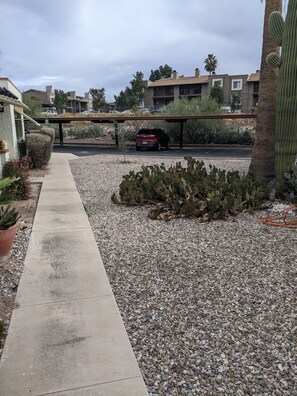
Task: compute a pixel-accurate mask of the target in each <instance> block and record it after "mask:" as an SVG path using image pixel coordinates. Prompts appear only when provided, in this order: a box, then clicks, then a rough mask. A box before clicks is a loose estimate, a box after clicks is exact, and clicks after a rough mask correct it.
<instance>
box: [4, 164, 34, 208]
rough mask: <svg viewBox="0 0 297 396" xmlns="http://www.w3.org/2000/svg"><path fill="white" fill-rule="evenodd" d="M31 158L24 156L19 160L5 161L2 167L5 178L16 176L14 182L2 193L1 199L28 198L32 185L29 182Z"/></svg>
mask: <svg viewBox="0 0 297 396" xmlns="http://www.w3.org/2000/svg"><path fill="white" fill-rule="evenodd" d="M30 162H31V160H30V158H29V157H28V156H24V157H22V158H21V159H19V160H10V161H7V162H5V164H4V165H3V169H2V177H3V178H14V182H13V183H11V184H10V185H8V186H6V187H5V188H4V189H3V190H2V193H1V201H2V202H3V201H10V200H22V199H28V197H29V195H30V192H31V186H30V182H29V165H30Z"/></svg>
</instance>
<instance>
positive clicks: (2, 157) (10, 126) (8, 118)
mask: <svg viewBox="0 0 297 396" xmlns="http://www.w3.org/2000/svg"><path fill="white" fill-rule="evenodd" d="M0 86H1V87H2V88H3V87H4V88H7V89H9V91H10V92H12V93H13V94H14V95H15V96H17V98H18V99H19V100H20V101H21V100H22V94H21V92H20V91H19V90H18V89H17V88H16V87H15V86H14V85H13V84H12V82H11V81H10V80H8V79H0ZM16 119H18V120H19V121H16ZM16 123H18V127H16ZM17 130H18V133H17ZM18 135H19V136H18ZM24 138H25V130H24V122H23V116H22V115H21V114H19V113H16V112H15V108H14V106H13V105H10V104H4V112H3V113H0V140H4V141H5V142H6V146H7V149H8V153H6V154H0V171H1V168H2V166H3V163H4V162H5V161H7V160H9V159H17V158H18V141H19V140H21V139H24Z"/></svg>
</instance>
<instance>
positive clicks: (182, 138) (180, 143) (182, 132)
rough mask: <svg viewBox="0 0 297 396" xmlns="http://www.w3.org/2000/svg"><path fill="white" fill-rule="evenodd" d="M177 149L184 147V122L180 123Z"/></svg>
mask: <svg viewBox="0 0 297 396" xmlns="http://www.w3.org/2000/svg"><path fill="white" fill-rule="evenodd" d="M179 147H180V148H181V149H182V148H183V147H184V121H181V122H180V135H179Z"/></svg>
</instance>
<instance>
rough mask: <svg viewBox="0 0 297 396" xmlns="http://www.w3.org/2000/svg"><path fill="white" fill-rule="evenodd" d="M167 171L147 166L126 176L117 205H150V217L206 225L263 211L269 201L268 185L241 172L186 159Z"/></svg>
mask: <svg viewBox="0 0 297 396" xmlns="http://www.w3.org/2000/svg"><path fill="white" fill-rule="evenodd" d="M185 160H186V161H187V164H186V166H185V167H184V166H182V164H181V163H180V162H177V163H176V164H175V165H172V166H171V167H169V168H168V169H166V167H165V165H164V164H161V165H152V166H143V167H142V170H141V171H140V172H137V173H135V172H134V171H131V172H130V173H129V174H128V175H125V176H123V181H122V182H121V184H120V188H119V194H118V195H117V194H115V193H114V194H113V195H112V197H111V199H112V201H113V202H114V203H117V204H124V205H149V206H150V209H149V217H151V218H153V219H162V220H168V219H170V218H173V217H199V218H201V219H202V220H203V221H209V220H214V219H226V218H227V217H228V216H229V215H235V214H237V213H239V212H242V211H253V210H257V209H260V208H261V207H262V206H263V203H264V202H265V201H266V200H268V199H269V194H270V187H269V186H268V184H267V183H266V182H265V181H262V180H256V181H252V180H249V179H247V178H245V177H244V176H241V175H240V174H239V172H236V171H233V172H227V171H225V170H220V169H218V168H216V167H215V166H212V165H209V170H207V169H206V167H205V165H204V163H203V161H197V160H195V159H193V158H191V157H185Z"/></svg>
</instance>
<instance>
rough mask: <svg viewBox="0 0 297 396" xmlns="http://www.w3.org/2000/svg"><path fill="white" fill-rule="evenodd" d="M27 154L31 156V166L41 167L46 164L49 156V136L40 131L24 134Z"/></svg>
mask: <svg viewBox="0 0 297 396" xmlns="http://www.w3.org/2000/svg"><path fill="white" fill-rule="evenodd" d="M26 142H27V151H28V156H29V157H30V158H31V160H32V163H31V167H32V168H41V167H42V166H45V165H47V163H48V162H49V159H50V156H51V138H50V137H49V136H47V135H42V134H41V133H30V134H27V135H26Z"/></svg>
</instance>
